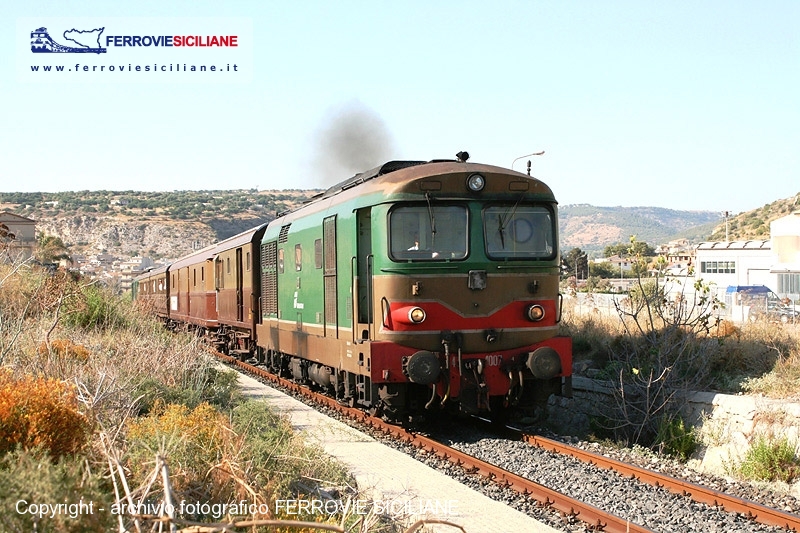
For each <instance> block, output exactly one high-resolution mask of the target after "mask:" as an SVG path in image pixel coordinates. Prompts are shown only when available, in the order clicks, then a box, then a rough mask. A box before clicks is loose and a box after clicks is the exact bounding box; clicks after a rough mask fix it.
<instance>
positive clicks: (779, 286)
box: [769, 211, 800, 300]
mask: <svg viewBox="0 0 800 533" xmlns="http://www.w3.org/2000/svg"><path fill="white" fill-rule="evenodd" d="M769 233H770V237H771V238H772V247H773V252H774V256H775V263H773V264H772V268H771V269H770V273H771V274H773V275H774V276H775V277H776V283H775V290H776V292H777V293H778V294H779V295H781V296H784V297H786V298H791V299H792V300H797V299H800V211H795V212H794V213H792V214H791V215H789V216H785V217H783V218H779V219H777V220H774V221H773V222H772V223H771V224H770V225H769Z"/></svg>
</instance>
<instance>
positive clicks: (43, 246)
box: [36, 233, 69, 264]
mask: <svg viewBox="0 0 800 533" xmlns="http://www.w3.org/2000/svg"><path fill="white" fill-rule="evenodd" d="M36 259H37V260H38V261H39V262H40V263H43V264H47V263H57V262H59V261H61V260H62V259H69V249H68V248H67V245H66V244H64V241H62V240H61V237H55V236H53V235H45V234H44V233H42V234H40V235H39V249H38V250H37V251H36Z"/></svg>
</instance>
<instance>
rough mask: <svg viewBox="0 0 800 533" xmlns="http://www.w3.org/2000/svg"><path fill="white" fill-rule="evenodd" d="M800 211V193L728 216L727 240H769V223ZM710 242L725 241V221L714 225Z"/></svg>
mask: <svg viewBox="0 0 800 533" xmlns="http://www.w3.org/2000/svg"><path fill="white" fill-rule="evenodd" d="M798 209H800V192H799V193H797V194H796V195H795V196H793V197H792V198H784V199H782V200H776V201H774V202H772V203H769V204H766V205H765V206H764V207H759V208H758V209H753V210H752V211H745V212H744V213H739V214H735V215H734V214H730V215H729V216H728V240H730V241H746V240H751V239H769V223H770V222H772V221H773V220H775V219H776V218H781V217H784V216H786V215H789V214H791V213H792V212H794V211H797V210H798ZM708 240H710V241H724V240H725V219H724V216H723V217H722V221H721V222H720V223H718V224H716V225H715V226H714V228H713V230H712V232H711V237H710V238H709V239H708Z"/></svg>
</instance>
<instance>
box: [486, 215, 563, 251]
mask: <svg viewBox="0 0 800 533" xmlns="http://www.w3.org/2000/svg"><path fill="white" fill-rule="evenodd" d="M483 230H484V238H485V239H486V255H488V256H489V257H491V258H493V259H552V258H553V257H554V255H555V247H554V245H553V243H554V242H555V219H554V217H553V214H552V212H551V211H550V210H549V209H547V208H545V207H539V206H531V205H519V204H511V205H504V206H492V207H487V208H486V209H484V211H483Z"/></svg>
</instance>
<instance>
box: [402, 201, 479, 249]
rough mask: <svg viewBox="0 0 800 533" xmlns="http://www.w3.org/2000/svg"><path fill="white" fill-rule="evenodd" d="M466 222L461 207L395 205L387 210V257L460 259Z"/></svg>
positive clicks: (465, 215) (465, 247)
mask: <svg viewBox="0 0 800 533" xmlns="http://www.w3.org/2000/svg"><path fill="white" fill-rule="evenodd" d="M467 224H468V221H467V209H466V207H464V206H460V205H434V206H429V205H409V206H397V207H395V208H394V209H392V211H391V212H390V213H389V252H390V255H391V258H392V259H393V260H395V261H447V260H454V259H464V258H465V257H466V256H467V234H468V232H467Z"/></svg>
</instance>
